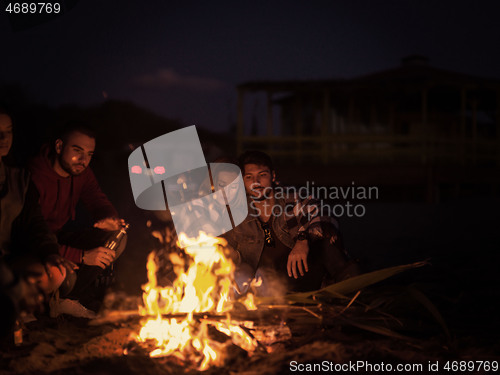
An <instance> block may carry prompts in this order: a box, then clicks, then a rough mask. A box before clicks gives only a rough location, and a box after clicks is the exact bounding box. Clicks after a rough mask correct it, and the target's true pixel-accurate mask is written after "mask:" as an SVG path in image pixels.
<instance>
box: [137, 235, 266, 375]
mask: <svg viewBox="0 0 500 375" xmlns="http://www.w3.org/2000/svg"><path fill="white" fill-rule="evenodd" d="M179 240H180V241H179V242H180V243H183V244H187V246H186V247H185V248H184V250H185V252H186V254H188V255H189V256H190V257H191V258H192V262H190V264H189V268H188V269H187V270H186V271H185V272H184V269H185V264H184V260H183V259H182V258H181V257H180V256H179V255H177V254H175V253H173V254H171V255H170V261H171V262H172V264H173V265H174V272H175V273H176V274H177V279H176V280H175V281H174V282H173V285H172V286H167V287H162V286H159V285H158V283H157V279H156V271H157V265H156V263H155V255H154V253H151V254H150V255H149V257H148V263H147V271H148V283H147V284H145V285H143V290H144V293H143V302H144V307H142V308H141V313H142V314H143V315H148V316H151V317H155V318H149V319H148V320H147V321H146V322H145V323H144V324H143V326H142V328H141V330H140V332H139V334H138V336H137V337H136V340H137V341H139V342H145V341H146V340H149V339H153V340H155V342H156V346H157V347H156V349H155V350H153V351H152V352H151V353H150V356H152V357H158V356H167V355H176V356H177V357H179V358H181V359H187V360H191V361H193V362H198V363H199V365H198V369H199V370H206V369H208V368H209V367H210V366H212V365H216V366H217V365H221V364H222V363H223V360H224V359H223V358H222V357H223V353H222V351H221V350H220V346H221V344H220V343H218V342H215V341H213V340H211V339H210V337H209V335H208V329H207V324H208V321H207V320H203V319H201V322H199V321H197V320H196V319H195V318H194V317H193V314H194V313H200V312H207V313H208V312H210V313H214V314H221V313H225V314H226V319H224V320H221V321H218V322H217V323H213V324H212V325H213V326H214V327H215V328H216V329H217V330H219V331H220V332H223V333H225V334H226V335H227V336H229V337H230V338H231V340H232V342H233V343H234V344H236V345H238V346H240V347H241V348H243V349H244V350H246V351H248V352H253V351H254V350H255V349H256V347H257V344H258V343H257V341H256V340H255V339H254V338H253V337H251V336H250V335H249V334H248V333H247V332H246V331H245V330H244V329H242V328H241V327H240V326H239V325H238V324H236V323H235V322H232V321H231V318H230V315H229V310H230V309H231V307H232V302H231V292H232V282H233V281H232V280H233V273H234V264H233V262H232V261H231V260H230V259H228V258H226V256H225V255H224V252H223V248H224V246H226V242H225V240H223V239H220V238H214V237H210V236H207V235H206V234H205V233H200V235H199V237H198V238H196V239H193V238H187V237H186V236H185V235H184V234H183V233H181V235H180V236H179ZM243 302H244V304H245V306H247V307H248V308H249V309H256V306H255V303H254V301H253V296H252V295H249V296H247V298H246V299H245V301H243ZM175 313H185V314H187V315H186V317H185V318H182V319H181V318H179V319H176V318H169V319H165V318H163V315H168V314H175Z"/></svg>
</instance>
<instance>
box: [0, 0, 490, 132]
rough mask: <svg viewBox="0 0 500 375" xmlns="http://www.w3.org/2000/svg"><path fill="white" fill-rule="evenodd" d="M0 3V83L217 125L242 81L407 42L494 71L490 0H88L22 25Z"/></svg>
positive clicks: (294, 73) (358, 70)
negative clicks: (125, 104)
mask: <svg viewBox="0 0 500 375" xmlns="http://www.w3.org/2000/svg"><path fill="white" fill-rule="evenodd" d="M0 4H1V9H2V14H0V33H1V34H0V35H1V45H2V54H1V55H2V63H1V69H0V83H16V84H19V85H21V86H22V87H23V88H24V89H25V90H26V91H27V92H28V93H29V94H30V95H31V96H32V97H33V98H34V99H35V100H36V101H39V102H42V103H46V104H48V105H50V106H59V105H62V104H66V103H76V104H78V105H82V106H88V105H95V104H99V103H102V102H103V101H104V100H106V98H111V99H117V100H130V101H133V102H134V103H136V104H138V105H140V106H142V107H145V108H147V109H150V110H152V111H154V112H155V113H158V114H160V115H163V116H165V117H168V118H173V119H180V120H181V121H182V122H183V123H185V124H186V125H191V124H195V125H197V126H202V127H205V128H210V129H213V130H216V131H224V130H228V129H229V126H230V123H231V122H234V121H235V118H236V115H235V111H236V90H235V86H236V85H237V84H238V83H242V82H245V81H251V80H265V79H269V80H281V79H321V78H352V77H356V76H358V75H363V74H367V73H371V72H375V71H379V70H384V69H390V68H394V67H396V66H398V65H399V64H400V60H401V58H402V57H404V56H407V55H411V54H421V55H425V56H427V57H428V58H429V59H430V63H431V65H433V66H436V67H439V68H444V69H449V70H454V71H458V72H463V73H469V74H473V75H479V76H485V77H491V78H499V79H500V52H499V48H498V44H499V41H500V25H499V18H498V14H499V10H500V5H499V3H498V2H497V1H489V2H486V1H476V2H472V1H470V2H458V1H432V2H431V1H410V0H394V1H352V0H351V1H338V0H336V1H314V2H312V1H311V2H306V1H273V2H268V1H252V2H248V1H245V2H244V1H230V2H229V1H197V2H195V1H165V0H161V1H160V0H154V1H153V0H151V1H105V0H85V1H78V2H77V4H76V6H75V7H74V8H73V9H71V10H70V11H69V12H68V13H66V14H64V15H63V16H60V17H58V18H55V19H53V20H52V21H50V22H46V23H44V24H41V25H39V26H36V27H32V28H29V29H25V30H20V31H13V29H12V25H11V23H10V21H9V19H8V18H7V15H6V13H5V10H4V9H5V6H6V4H7V1H1V2H0Z"/></svg>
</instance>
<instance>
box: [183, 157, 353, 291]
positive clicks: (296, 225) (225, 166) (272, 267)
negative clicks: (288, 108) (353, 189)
mask: <svg viewBox="0 0 500 375" xmlns="http://www.w3.org/2000/svg"><path fill="white" fill-rule="evenodd" d="M235 164H236V165H237V166H239V169H238V168H236V169H235V168H234V166H235ZM240 171H241V172H240ZM240 173H241V177H242V180H243V183H241V184H240V183H239V181H240V180H239V176H238V175H239V174H240ZM211 175H212V178H211V180H212V181H213V184H212V187H211V188H212V189H211V190H212V192H213V194H212V195H213V199H210V196H209V195H206V194H207V191H206V190H205V192H200V193H199V195H205V196H206V197H207V199H202V198H200V199H198V200H195V201H193V202H192V203H193V204H192V205H191V206H190V207H189V211H190V215H184V217H186V218H188V219H190V221H191V222H192V223H189V224H190V225H186V224H185V225H184V227H186V228H188V231H189V229H191V228H193V227H194V228H195V229H196V230H195V231H194V232H197V231H198V230H203V231H204V232H208V234H211V232H213V233H215V234H218V233H221V234H220V236H221V237H223V238H225V239H226V240H227V243H228V245H229V246H228V247H229V251H230V256H231V258H232V259H233V260H234V262H235V263H236V272H235V281H236V284H237V285H236V289H237V292H238V293H239V294H244V293H246V292H247V291H248V289H249V287H250V285H251V281H252V280H258V279H259V278H260V279H261V280H262V283H261V286H260V287H259V288H258V289H257V292H258V293H260V294H262V295H273V294H284V293H286V292H290V291H296V292H301V291H308V290H316V289H319V288H320V287H321V286H324V285H327V284H329V283H334V282H338V281H342V280H344V279H347V278H349V277H352V276H356V275H358V274H359V273H360V268H359V265H358V263H357V262H356V261H355V260H352V259H350V258H349V256H348V254H347V252H346V250H345V249H344V247H343V244H342V239H341V235H340V231H339V226H338V222H337V220H336V219H335V218H333V217H331V216H329V215H323V213H322V212H320V208H319V206H320V205H319V202H317V201H315V200H314V199H311V197H308V198H306V199H303V198H301V197H300V196H299V194H297V193H296V191H295V190H294V189H286V188H285V187H283V186H279V185H278V182H277V176H276V171H275V169H274V166H273V162H272V159H271V158H270V156H269V155H267V154H266V153H264V152H260V151H247V152H245V153H243V154H242V155H240V157H239V158H238V160H235V161H232V160H230V159H227V158H222V159H219V160H218V162H217V163H213V166H212V168H211ZM278 186H279V188H280V189H279V190H278V189H277V187H278ZM277 191H278V192H279V193H278V194H276V192H277ZM204 202H205V204H203V203H204ZM206 202H209V203H208V204H207V203H206ZM242 204H243V205H244V207H245V208H246V210H244V211H245V215H244V216H242V210H241V207H242ZM193 217H194V219H193ZM190 232H193V231H192V230H191V231H190ZM191 234H193V233H191ZM194 234H196V233H194Z"/></svg>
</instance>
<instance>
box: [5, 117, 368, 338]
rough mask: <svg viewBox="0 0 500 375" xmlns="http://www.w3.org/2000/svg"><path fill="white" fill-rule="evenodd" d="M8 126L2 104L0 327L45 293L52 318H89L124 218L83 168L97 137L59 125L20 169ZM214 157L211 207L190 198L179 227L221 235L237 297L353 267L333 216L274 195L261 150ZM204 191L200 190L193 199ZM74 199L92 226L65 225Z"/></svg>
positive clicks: (323, 279) (304, 283) (309, 285)
mask: <svg viewBox="0 0 500 375" xmlns="http://www.w3.org/2000/svg"><path fill="white" fill-rule="evenodd" d="M14 127H15V124H13V121H12V117H11V115H10V114H9V113H7V111H5V110H3V109H1V108H0V218H1V223H0V271H1V273H0V275H1V276H0V286H1V289H0V300H1V301H2V306H6V308H4V309H2V310H3V311H2V314H3V315H5V317H4V318H3V319H2V321H3V322H4V324H2V329H3V332H2V334H4V333H5V332H6V331H8V330H9V329H11V328H12V326H13V324H14V321H15V319H16V317H17V316H18V314H19V311H21V310H24V311H34V310H36V309H38V308H39V307H40V306H42V305H43V302H44V301H47V297H48V298H49V299H51V300H52V302H54V300H55V303H52V304H51V310H53V311H52V313H53V315H57V314H60V313H70V314H73V315H76V316H83V317H91V316H92V315H93V313H94V312H95V311H97V309H98V307H99V298H96V291H98V287H97V285H98V284H99V283H98V281H99V278H100V277H102V274H103V272H109V270H110V267H111V266H112V264H113V262H115V260H116V259H117V258H118V257H119V256H120V254H121V253H122V252H123V250H124V247H125V242H126V241H122V242H121V243H120V245H119V246H118V247H117V248H113V249H110V248H109V247H106V246H105V244H106V243H107V241H108V240H109V239H110V238H112V237H113V236H114V235H116V233H118V232H119V231H120V230H121V229H122V228H123V226H124V221H123V219H121V218H119V215H118V213H117V212H116V210H115V208H114V207H113V205H112V204H111V203H110V201H109V200H108V198H107V197H106V195H105V194H104V193H103V192H102V190H101V189H100V187H99V184H98V182H97V180H96V177H95V175H94V174H93V172H92V170H91V169H90V168H89V163H90V161H91V159H92V156H93V153H94V150H95V146H96V137H95V135H94V134H93V133H92V132H91V131H90V130H89V129H88V128H86V127H83V126H80V125H77V124H76V125H71V126H67V127H66V128H65V129H64V131H63V132H61V134H59V136H58V137H57V139H56V140H55V141H54V142H53V143H52V144H48V145H45V146H44V147H42V149H41V151H40V153H39V154H38V155H37V156H36V157H35V158H34V159H33V160H32V161H31V162H30V164H29V167H28V169H20V168H15V167H12V166H10V165H7V164H6V163H5V162H4V158H5V157H6V156H7V155H8V154H9V151H10V149H11V146H12V140H13V129H14ZM222 161H223V163H215V164H214V165H215V167H214V168H213V169H212V171H211V174H212V175H211V178H210V180H209V183H208V185H210V186H209V188H210V190H211V191H212V193H215V195H214V198H215V199H212V201H211V203H210V205H206V204H204V203H203V200H200V201H199V202H198V204H196V202H194V204H193V205H192V206H191V208H190V210H192V213H191V216H190V218H191V221H192V222H185V223H184V226H185V227H186V228H189V227H191V229H192V228H193V225H194V228H197V230H198V229H200V230H204V231H206V232H209V233H210V231H213V232H218V233H216V235H220V236H222V237H224V238H225V239H226V240H227V243H228V249H229V253H230V256H231V258H232V259H233V260H234V262H235V264H236V273H235V281H236V285H235V289H236V290H237V293H238V294H244V293H245V292H246V291H247V290H248V288H249V286H250V285H251V281H252V280H253V279H257V278H262V280H263V283H262V287H261V288H260V289H259V290H260V293H262V294H271V293H273V292H275V291H276V290H277V288H278V289H281V291H282V292H287V291H306V290H314V289H318V288H319V287H321V286H322V285H325V283H330V282H336V281H341V280H343V279H346V278H348V277H352V276H355V275H357V274H358V273H359V267H358V265H357V263H356V262H354V261H352V260H350V259H349V257H348V255H347V253H346V251H345V249H344V248H343V246H342V241H341V236H340V232H339V228H338V223H337V221H336V220H335V218H333V217H330V216H328V215H322V213H321V212H319V209H318V202H315V201H314V200H313V199H310V198H307V199H302V198H300V197H299V196H297V194H294V193H293V192H291V193H289V194H286V195H285V196H283V195H282V194H280V195H277V194H275V193H274V192H275V189H276V186H278V185H277V178H276V171H275V169H274V166H273V162H272V160H271V158H270V157H269V156H268V155H267V154H265V153H263V152H259V151H248V152H245V153H244V154H242V155H241V156H240V157H239V159H238V160H237V161H232V160H230V159H225V160H222ZM235 165H237V166H239V168H238V167H236V168H235ZM240 173H241V175H240ZM241 180H242V181H243V183H242V184H241V183H238V181H240V182H241ZM200 189H201V188H200ZM280 191H282V190H280ZM204 194H205V195H206V194H208V192H207V191H205V192H202V191H201V190H200V192H199V196H202V195H204ZM78 202H82V203H83V205H84V206H85V207H86V208H87V210H88V211H89V213H90V214H91V216H92V218H93V220H94V224H93V226H92V227H88V228H84V229H81V228H76V229H75V228H74V226H73V225H72V223H73V221H74V219H75V213H76V206H77V204H78ZM242 207H243V208H245V209H244V210H242ZM122 232H123V229H122ZM100 290H102V288H101V289H100Z"/></svg>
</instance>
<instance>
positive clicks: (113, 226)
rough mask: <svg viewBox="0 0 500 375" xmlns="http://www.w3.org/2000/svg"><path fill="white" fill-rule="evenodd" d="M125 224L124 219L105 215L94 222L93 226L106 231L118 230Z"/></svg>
mask: <svg viewBox="0 0 500 375" xmlns="http://www.w3.org/2000/svg"><path fill="white" fill-rule="evenodd" d="M124 225H125V220H123V219H119V218H117V217H107V218H105V219H102V220H99V221H98V222H96V223H95V224H94V227H95V228H100V229H103V230H107V231H110V232H111V231H115V230H119V229H120V228H121V227H122V226H124Z"/></svg>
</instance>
